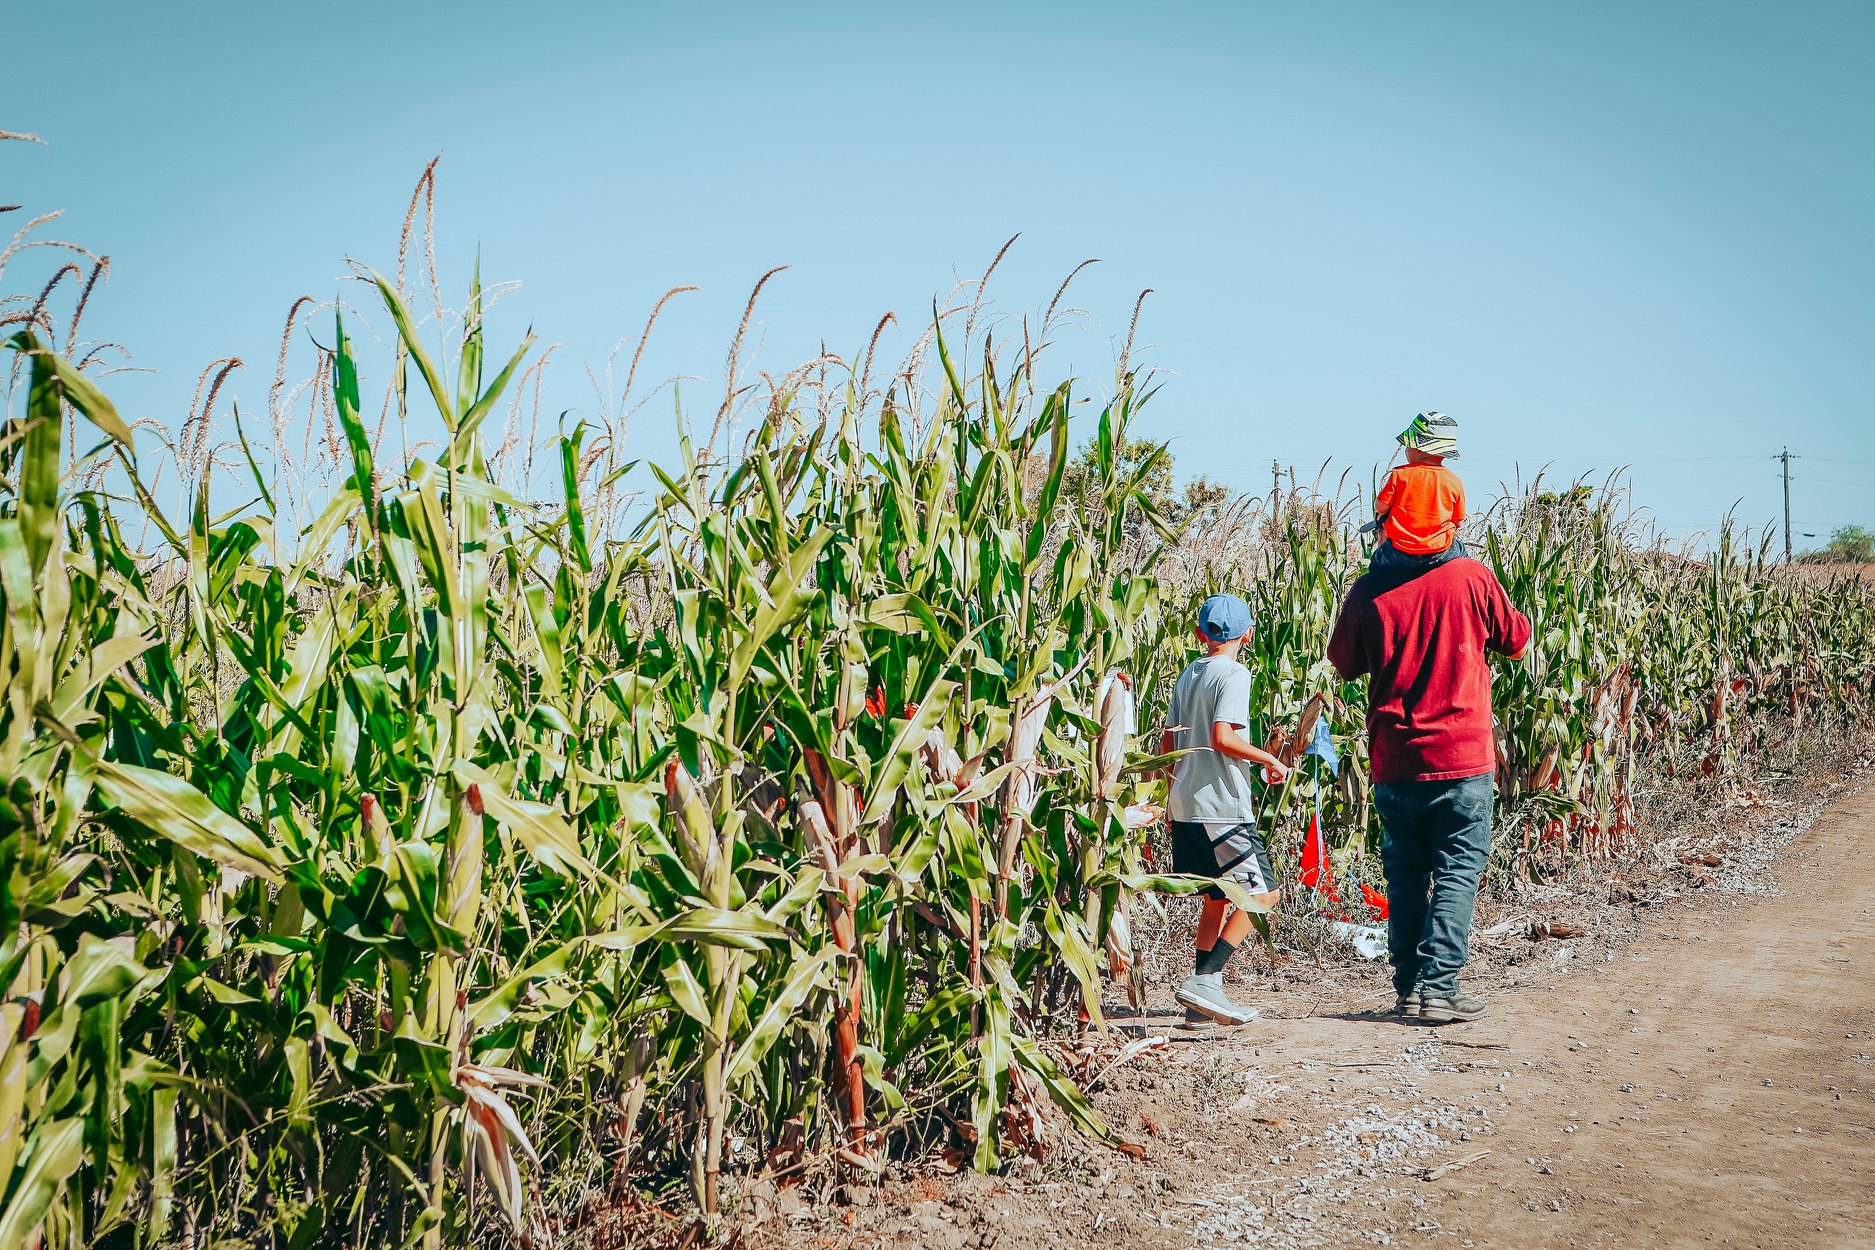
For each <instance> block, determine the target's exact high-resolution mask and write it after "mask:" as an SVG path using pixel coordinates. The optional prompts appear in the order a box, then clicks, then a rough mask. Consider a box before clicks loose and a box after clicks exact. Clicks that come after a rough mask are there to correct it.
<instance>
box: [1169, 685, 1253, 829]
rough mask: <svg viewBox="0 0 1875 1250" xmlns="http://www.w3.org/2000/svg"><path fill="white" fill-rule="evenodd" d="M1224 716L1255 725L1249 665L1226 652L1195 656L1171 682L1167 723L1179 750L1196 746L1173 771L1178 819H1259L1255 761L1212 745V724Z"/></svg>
mask: <svg viewBox="0 0 1875 1250" xmlns="http://www.w3.org/2000/svg"><path fill="white" fill-rule="evenodd" d="M1220 721H1222V722H1223V723H1224V724H1227V725H1234V726H1235V727H1236V728H1238V729H1240V730H1241V729H1244V728H1246V727H1248V726H1249V724H1250V670H1249V669H1247V668H1245V667H1244V666H1243V665H1241V664H1239V663H1238V662H1237V661H1236V660H1235V659H1234V658H1232V657H1230V656H1225V655H1211V656H1206V657H1205V658H1204V659H1202V660H1193V661H1192V662H1191V664H1189V665H1187V666H1186V668H1185V671H1184V672H1183V673H1181V674H1179V678H1178V684H1177V685H1176V686H1174V687H1172V704H1171V706H1170V707H1169V708H1168V709H1166V717H1165V723H1166V724H1167V725H1173V726H1177V725H1182V726H1184V728H1183V729H1179V730H1176V731H1175V732H1174V734H1173V738H1174V742H1175V745H1176V747H1177V748H1178V749H1180V750H1184V749H1186V748H1196V749H1195V750H1192V752H1191V754H1190V755H1186V756H1182V757H1180V759H1179V761H1178V764H1177V765H1176V769H1175V771H1174V772H1173V774H1172V801H1171V815H1172V819H1173V820H1183V821H1193V822H1196V823H1200V824H1207V825H1237V824H1243V823H1245V822H1246V821H1253V820H1255V819H1256V807H1255V806H1254V805H1253V804H1252V802H1251V798H1250V782H1251V779H1252V778H1253V777H1254V776H1255V774H1256V765H1254V764H1252V763H1251V762H1250V761H1248V760H1240V759H1233V758H1231V757H1230V756H1228V755H1225V754H1224V753H1223V752H1221V751H1219V750H1217V749H1216V748H1214V747H1213V746H1212V745H1211V726H1212V725H1214V724H1216V723H1218V722H1220Z"/></svg>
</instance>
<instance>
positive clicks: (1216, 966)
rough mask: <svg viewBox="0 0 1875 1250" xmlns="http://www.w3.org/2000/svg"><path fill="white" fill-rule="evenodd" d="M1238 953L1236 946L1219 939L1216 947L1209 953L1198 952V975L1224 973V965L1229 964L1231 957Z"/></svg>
mask: <svg viewBox="0 0 1875 1250" xmlns="http://www.w3.org/2000/svg"><path fill="white" fill-rule="evenodd" d="M1236 953H1237V948H1236V947H1235V946H1232V945H1231V944H1230V943H1229V942H1226V941H1225V940H1224V939H1223V938H1219V939H1218V940H1217V945H1216V946H1213V947H1212V948H1211V949H1210V950H1208V951H1199V952H1198V975H1199V976H1205V975H1207V974H1209V973H1213V972H1222V971H1224V965H1225V964H1227V963H1229V962H1230V957H1231V956H1232V955H1235V954H1236Z"/></svg>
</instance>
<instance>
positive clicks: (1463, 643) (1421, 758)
mask: <svg viewBox="0 0 1875 1250" xmlns="http://www.w3.org/2000/svg"><path fill="white" fill-rule="evenodd" d="M1529 642H1530V622H1529V620H1528V618H1526V617H1525V616H1524V615H1523V613H1521V612H1519V611H1518V610H1517V609H1516V608H1514V607H1512V606H1511V603H1510V600H1509V599H1508V598H1507V597H1506V596H1505V594H1504V589H1503V587H1501V586H1499V585H1498V582H1497V578H1496V577H1494V576H1493V575H1492V573H1491V570H1489V569H1488V568H1486V567H1485V566H1484V565H1482V564H1480V563H1479V562H1478V561H1476V560H1471V559H1457V560H1449V561H1447V562H1446V563H1444V564H1440V565H1435V566H1434V567H1432V568H1429V569H1425V570H1422V571H1413V570H1402V571H1388V572H1385V573H1369V574H1367V575H1366V576H1364V577H1362V578H1361V579H1360V580H1358V581H1356V582H1355V583H1354V586H1353V588H1352V589H1350V590H1349V592H1348V597H1347V602H1346V603H1344V604H1343V605H1342V609H1341V618H1340V619H1339V620H1338V621H1336V622H1335V632H1334V637H1333V638H1332V639H1331V640H1330V641H1329V644H1328V658H1329V659H1330V660H1331V661H1333V663H1334V666H1335V668H1336V669H1337V670H1338V671H1339V672H1340V673H1341V675H1342V676H1343V677H1346V678H1348V679H1350V680H1351V679H1353V678H1355V677H1358V676H1361V675H1362V674H1366V675H1368V676H1369V677H1370V678H1371V679H1372V680H1371V682H1370V685H1369V697H1368V713H1367V725H1368V730H1369V733H1370V735H1371V740H1372V750H1373V775H1374V780H1375V781H1377V782H1400V781H1440V780H1446V779H1450V778H1457V777H1475V776H1478V775H1480V774H1482V773H1488V772H1490V771H1491V770H1492V767H1493V765H1494V763H1495V750H1494V745H1493V742H1492V734H1491V669H1490V666H1489V664H1488V663H1487V661H1486V659H1485V653H1486V652H1487V651H1495V652H1497V653H1498V654H1500V655H1516V654H1519V653H1521V652H1522V651H1523V649H1524V648H1525V647H1526V646H1528V645H1529Z"/></svg>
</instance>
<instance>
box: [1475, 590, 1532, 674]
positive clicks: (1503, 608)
mask: <svg viewBox="0 0 1875 1250" xmlns="http://www.w3.org/2000/svg"><path fill="white" fill-rule="evenodd" d="M1486 576H1487V577H1488V578H1489V580H1490V583H1491V585H1490V590H1489V592H1488V596H1487V599H1486V603H1485V611H1486V619H1487V622H1488V624H1489V625H1490V629H1491V636H1490V639H1489V640H1488V641H1487V642H1486V644H1485V645H1486V646H1487V647H1488V648H1489V649H1490V650H1492V651H1495V652H1497V653H1498V654H1499V655H1501V656H1504V657H1506V658H1508V659H1511V660H1521V659H1523V657H1524V656H1525V655H1526V654H1527V653H1528V652H1529V650H1530V636H1531V633H1532V630H1531V628H1530V618H1529V617H1527V616H1525V615H1524V614H1523V613H1521V612H1519V611H1518V610H1517V607H1516V605H1515V604H1513V603H1512V602H1511V601H1510V596H1509V595H1507V594H1505V593H1504V587H1503V585H1502V584H1501V583H1499V581H1498V580H1497V577H1496V575H1495V574H1492V573H1490V572H1489V571H1488V570H1487V571H1486Z"/></svg>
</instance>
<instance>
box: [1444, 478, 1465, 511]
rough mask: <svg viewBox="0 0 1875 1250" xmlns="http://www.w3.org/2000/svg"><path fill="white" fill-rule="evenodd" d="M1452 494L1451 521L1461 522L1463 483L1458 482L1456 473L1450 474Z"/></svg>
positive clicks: (1463, 497)
mask: <svg viewBox="0 0 1875 1250" xmlns="http://www.w3.org/2000/svg"><path fill="white" fill-rule="evenodd" d="M1447 472H1450V470H1447ZM1452 494H1453V496H1454V499H1453V501H1452V520H1454V521H1463V520H1464V519H1465V483H1463V482H1461V481H1460V480H1459V478H1458V474H1456V473H1453V474H1452Z"/></svg>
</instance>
